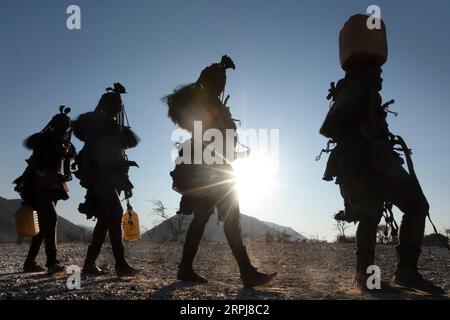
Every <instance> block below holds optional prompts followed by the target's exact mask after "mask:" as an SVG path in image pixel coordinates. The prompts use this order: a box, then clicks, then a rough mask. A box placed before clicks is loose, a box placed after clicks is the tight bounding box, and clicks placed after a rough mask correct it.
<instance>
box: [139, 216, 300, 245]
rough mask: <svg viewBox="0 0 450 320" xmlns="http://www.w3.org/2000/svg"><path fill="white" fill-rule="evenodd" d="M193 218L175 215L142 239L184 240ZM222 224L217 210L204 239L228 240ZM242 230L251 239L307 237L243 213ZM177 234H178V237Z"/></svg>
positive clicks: (291, 239)
mask: <svg viewBox="0 0 450 320" xmlns="http://www.w3.org/2000/svg"><path fill="white" fill-rule="evenodd" d="M192 218H193V217H192V216H184V215H175V216H173V217H171V218H170V219H169V220H167V221H163V222H162V223H160V224H159V225H157V226H155V227H154V228H152V229H150V230H149V231H147V232H145V233H144V234H143V235H142V239H143V240H149V241H158V242H165V241H171V240H173V239H174V238H178V240H182V239H184V237H185V235H186V230H187V228H188V226H189V223H190V222H191V221H192ZM222 224H223V223H222V222H219V220H218V215H217V212H215V213H214V214H213V215H212V216H211V218H210V219H209V221H208V223H207V225H206V228H205V233H204V234H203V239H204V240H209V241H226V238H225V234H224V232H223V225H222ZM241 230H242V234H243V236H244V237H245V238H247V239H251V240H264V239H266V236H267V235H271V236H272V237H273V238H274V239H277V238H280V237H283V238H284V239H287V240H290V241H301V240H304V239H306V238H305V237H304V236H302V235H301V234H300V233H298V232H296V231H295V230H294V229H292V228H289V227H284V226H280V225H277V224H275V223H272V222H265V221H261V220H258V219H256V218H254V217H250V216H247V215H245V214H241ZM175 234H178V237H176V236H175Z"/></svg>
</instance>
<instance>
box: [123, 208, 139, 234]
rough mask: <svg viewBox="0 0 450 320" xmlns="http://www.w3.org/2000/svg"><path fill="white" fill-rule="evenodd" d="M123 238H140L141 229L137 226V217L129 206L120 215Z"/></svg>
mask: <svg viewBox="0 0 450 320" xmlns="http://www.w3.org/2000/svg"><path fill="white" fill-rule="evenodd" d="M122 225H123V239H124V240H125V241H136V240H139V239H140V238H141V230H140V228H139V217H138V214H137V213H136V212H134V211H133V209H132V208H131V206H129V207H128V209H127V211H125V212H124V214H123V217H122Z"/></svg>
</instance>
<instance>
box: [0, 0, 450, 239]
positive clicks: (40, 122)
mask: <svg viewBox="0 0 450 320" xmlns="http://www.w3.org/2000/svg"><path fill="white" fill-rule="evenodd" d="M70 4H77V5H79V6H80V8H81V30H74V31H69V30H68V29H67V28H66V18H67V14H66V8H67V7H68V6H69V5H70ZM370 4H378V5H379V6H380V7H381V14H382V18H383V19H384V20H385V22H386V26H387V32H388V42H389V59H388V62H387V63H386V65H385V66H384V68H383V69H384V74H383V77H384V89H383V91H382V96H383V97H384V99H385V100H389V99H391V98H395V99H396V104H395V105H394V106H393V109H395V110H396V111H398V112H400V115H399V117H397V118H394V117H391V118H390V119H389V121H390V127H391V130H392V131H393V132H394V133H396V134H401V135H402V136H403V137H404V138H405V140H406V141H407V143H408V144H409V146H410V147H411V148H412V149H413V152H414V154H413V159H414V161H415V167H416V172H417V174H418V176H419V178H420V179H421V183H422V187H423V189H424V191H425V193H426V195H427V196H428V200H429V202H430V204H431V214H432V217H433V218H434V220H435V222H436V224H437V226H438V228H439V229H441V230H442V229H443V228H445V227H447V228H448V227H450V215H449V206H450V170H449V158H450V122H449V120H450V109H449V106H448V95H449V90H450V61H449V59H450V26H449V24H450V2H449V1H446V0H442V1H377V2H369V1H356V0H355V1H337V0H336V1H317V0H315V1H298V0H289V1H288V0H280V1H266V0H257V1H256V0H241V1H237V0H235V1H214V0H191V1H181V0H180V1H175V0H164V1H163V0H160V1H159V0H158V1H156V0H149V1H143V0H142V1H141V0H132V1H101V0H96V1H85V0H71V1H66V0H58V1H56V0H42V1H24V0H14V1H13V0H2V1H1V2H0V40H1V42H0V43H1V44H0V45H1V53H0V57H1V59H0V72H1V76H0V97H1V102H0V108H1V109H0V110H1V116H0V146H1V150H2V151H1V153H0V157H1V158H0V159H1V165H0V181H1V184H0V195H1V196H3V197H6V198H17V197H18V195H17V194H16V193H15V192H14V191H13V186H12V184H11V182H12V181H13V180H14V178H16V177H17V176H18V175H20V174H21V172H22V171H23V169H24V167H25V162H24V160H25V159H26V158H27V157H28V156H29V152H28V151H27V150H26V149H25V148H23V147H22V141H23V139H24V138H26V137H27V136H28V135H30V134H32V133H34V132H37V131H39V130H41V129H42V128H43V127H44V125H45V124H46V123H47V122H48V120H49V119H50V117H51V116H53V115H54V114H55V113H56V112H57V108H58V106H59V105H60V104H65V105H67V106H71V107H72V109H73V112H72V116H76V115H78V114H80V113H83V112H87V111H90V110H92V109H93V108H94V107H95V105H96V104H97V102H98V99H99V98H100V96H101V94H102V93H103V92H104V89H105V88H106V87H107V86H110V85H112V83H113V82H117V81H119V82H121V83H122V84H124V85H125V86H126V88H127V91H128V92H129V94H128V95H126V96H124V98H123V100H124V103H125V105H126V107H127V111H128V116H129V119H130V122H131V125H132V127H133V128H134V130H135V131H136V132H137V133H138V135H139V136H140V137H141V139H142V142H141V144H140V145H139V146H138V147H137V148H136V149H133V150H131V151H130V152H129V157H130V159H132V160H135V161H137V162H138V163H139V164H140V166H141V168H140V169H132V171H131V178H132V181H133V183H134V184H135V190H134V191H135V196H134V198H133V204H134V207H135V209H136V211H138V212H139V213H140V214H141V215H142V216H141V220H143V222H144V223H146V224H147V225H148V226H150V225H151V220H152V219H151V218H147V216H148V213H149V212H150V211H151V203H150V202H149V201H148V200H151V199H153V198H157V199H161V200H162V201H163V202H164V203H165V204H166V205H167V206H169V207H170V208H172V209H173V210H175V208H176V207H177V205H178V200H179V195H178V194H177V193H175V192H174V191H172V190H171V178H170V176H169V172H170V171H171V170H172V169H173V164H172V162H171V150H172V146H173V142H171V141H170V136H171V132H172V131H173V130H174V129H175V126H174V125H172V123H171V122H170V121H169V119H168V118H167V117H166V111H167V110H166V106H165V105H163V104H162V103H161V101H160V99H161V97H163V96H164V95H165V94H167V93H169V92H171V90H172V89H173V88H174V87H176V86H178V85H180V84H185V83H188V82H191V81H194V80H196V78H197V77H198V75H199V73H200V71H201V70H202V68H204V67H205V66H206V65H209V64H210V63H212V62H215V61H217V60H219V59H220V57H221V56H222V55H223V54H229V55H230V56H231V57H232V58H233V59H234V61H235V63H236V65H237V69H236V71H231V72H229V73H228V74H229V76H228V83H227V88H226V90H227V93H228V94H230V95H231V99H230V105H231V106H232V113H233V116H234V117H236V118H239V119H241V120H242V121H243V122H242V127H243V128H265V129H279V130H280V153H281V154H280V167H281V169H280V171H279V172H278V173H277V174H276V181H277V182H278V183H277V184H278V185H279V187H277V188H274V189H273V190H272V192H271V193H270V195H268V196H265V197H263V198H261V201H260V205H258V206H252V207H248V208H245V207H243V208H241V209H242V210H241V211H242V212H243V213H246V214H248V215H252V216H254V217H256V218H259V219H263V220H267V221H272V222H275V223H279V224H282V225H286V226H290V227H292V228H294V229H295V230H297V231H299V232H301V233H302V234H304V235H306V236H311V235H319V237H326V238H328V239H329V240H332V239H333V238H334V236H335V234H336V231H334V230H333V226H332V224H333V221H332V219H331V215H332V213H333V212H335V211H337V210H339V209H340V208H341V207H342V200H341V198H340V195H339V192H338V188H337V186H335V185H334V184H333V183H327V182H325V181H322V180H321V177H322V173H323V170H324V166H325V163H326V160H325V159H323V160H322V161H321V162H315V161H314V158H315V156H316V155H317V154H318V152H319V151H320V149H321V148H322V147H323V146H324V145H325V143H326V139H325V138H323V137H321V136H320V135H319V133H318V129H319V127H320V125H321V123H322V120H323V118H324V116H325V114H326V112H327V110H328V103H327V101H326V99H325V97H326V94H327V89H328V87H329V83H330V82H331V81H335V80H337V79H339V78H340V77H342V76H343V72H342V70H341V69H340V66H339V59H338V34H339V30H340V28H341V27H342V25H343V23H344V22H345V21H346V19H347V18H348V17H349V16H351V15H353V14H355V13H365V11H366V8H367V6H368V5H370ZM74 143H75V144H76V146H77V147H78V148H80V147H81V144H80V142H79V141H77V140H76V139H74ZM69 187H70V188H71V198H70V199H69V200H68V201H66V202H64V203H61V204H59V205H58V209H59V212H60V214H61V215H62V216H64V217H66V218H68V219H70V220H71V221H74V222H75V223H80V224H81V223H83V224H90V225H92V223H91V222H88V221H86V220H85V216H84V215H81V214H79V213H78V212H77V209H76V208H77V206H78V204H79V203H80V202H81V201H82V200H83V195H84V190H83V189H81V187H80V186H79V185H78V181H76V180H74V181H73V182H71V183H70V185H69ZM396 217H397V218H398V219H400V213H399V211H398V210H397V211H396ZM427 231H428V232H430V231H431V229H430V227H429V226H428V227H427Z"/></svg>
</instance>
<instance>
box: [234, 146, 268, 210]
mask: <svg viewBox="0 0 450 320" xmlns="http://www.w3.org/2000/svg"><path fill="white" fill-rule="evenodd" d="M233 168H234V176H235V179H236V187H237V191H238V195H239V201H240V202H241V204H242V205H243V206H255V205H257V204H258V203H260V202H261V201H262V200H263V199H264V197H265V196H267V194H268V193H269V192H270V191H271V190H272V188H273V183H274V176H275V173H276V167H275V165H274V163H273V161H272V160H271V159H270V158H269V157H267V156H264V155H261V154H258V153H252V154H251V155H250V156H249V157H247V158H243V159H237V160H236V161H234V162H233Z"/></svg>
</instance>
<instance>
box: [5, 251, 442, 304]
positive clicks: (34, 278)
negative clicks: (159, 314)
mask: <svg viewBox="0 0 450 320" xmlns="http://www.w3.org/2000/svg"><path fill="white" fill-rule="evenodd" d="M86 248H87V245H86V244H83V243H62V244H60V246H59V253H58V255H59V257H58V258H59V260H60V261H61V262H62V263H63V264H64V265H66V266H69V265H78V266H81V265H82V262H83V259H84V255H85V252H86ZM247 248H248V251H249V254H250V256H251V258H252V261H253V263H254V265H255V266H257V267H258V268H259V270H261V271H264V272H273V271H277V272H278V276H277V277H276V278H275V280H274V281H273V282H272V283H271V284H269V285H268V286H266V287H263V288H258V289H257V290H254V289H242V287H241V284H240V280H239V273H238V268H237V265H236V263H235V262H234V260H233V257H232V255H231V252H230V250H229V248H228V246H227V244H225V243H218V242H202V244H201V246H200V249H199V253H198V256H197V259H196V267H195V268H196V270H197V271H198V272H199V273H200V274H201V275H203V276H205V277H206V278H208V279H209V283H207V284H204V285H203V284H202V285H192V284H188V283H182V282H179V281H177V280H176V278H175V275H176V267H177V263H178V260H179V258H180V255H181V249H182V244H181V243H164V244H161V243H152V242H136V243H129V244H127V245H126V252H127V257H128V260H129V262H130V264H132V265H133V266H135V267H137V268H140V269H141V270H142V274H141V275H139V276H138V277H137V278H135V279H118V278H117V277H116V276H115V274H114V264H113V258H112V253H111V248H110V247H109V245H105V247H104V249H103V252H102V254H101V256H100V257H99V260H98V264H99V265H101V266H103V267H106V268H108V270H109V274H107V275H105V276H100V277H88V276H84V275H82V276H81V289H77V290H69V289H67V285H66V283H67V278H68V275H64V274H63V275H57V276H48V275H47V274H45V273H34V274H25V273H22V263H23V260H24V258H25V255H26V252H27V244H21V245H16V244H0V300H2V299H32V300H36V299H38V300H41V299H42V300H43V299H47V300H53V299H57V300H59V299H194V300H195V299H450V294H447V295H445V296H431V295H426V294H423V293H419V292H412V291H405V290H404V291H400V292H395V293H387V292H376V293H371V294H360V293H359V292H358V291H357V290H355V288H354V285H353V274H354V270H355V257H354V248H353V245H350V244H329V243H264V242H249V243H247ZM43 251H44V250H42V252H41V254H40V256H39V258H38V263H40V264H41V265H44V263H45V255H44V252H43ZM376 263H377V264H378V265H379V266H380V268H381V270H382V278H383V279H384V280H389V279H390V278H391V276H392V274H393V272H394V268H395V252H394V248H393V247H390V246H383V245H380V246H378V247H377V260H376ZM420 268H421V270H422V273H423V274H424V276H425V277H426V278H427V279H431V280H433V281H434V282H435V283H436V284H438V285H440V286H442V287H443V288H445V290H447V292H449V293H450V252H449V251H448V250H447V249H445V248H438V247H425V248H423V254H422V256H421V260H420Z"/></svg>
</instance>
